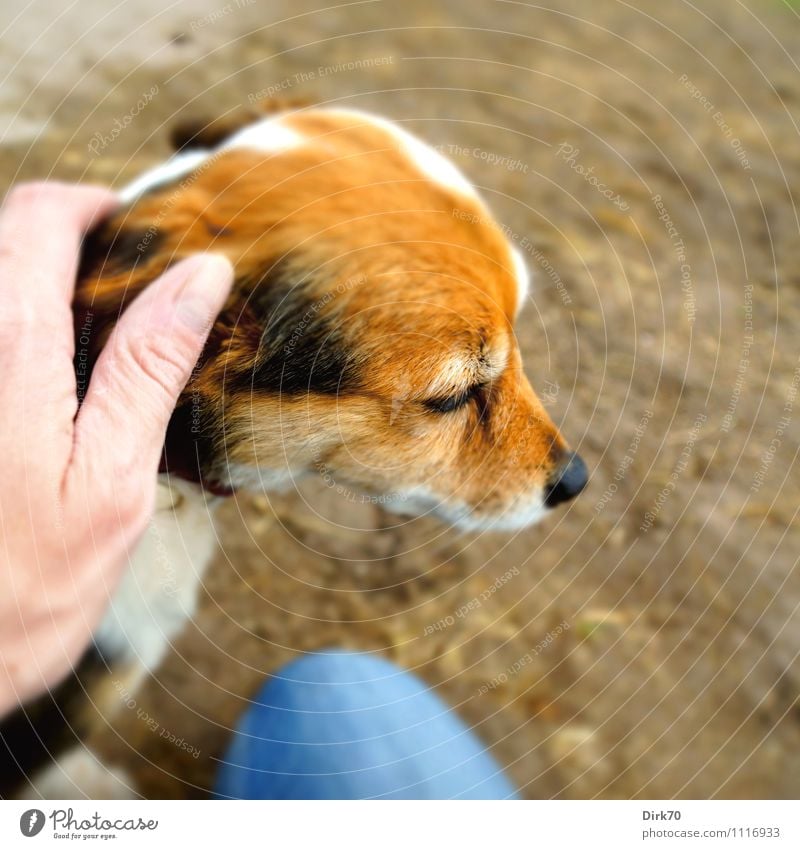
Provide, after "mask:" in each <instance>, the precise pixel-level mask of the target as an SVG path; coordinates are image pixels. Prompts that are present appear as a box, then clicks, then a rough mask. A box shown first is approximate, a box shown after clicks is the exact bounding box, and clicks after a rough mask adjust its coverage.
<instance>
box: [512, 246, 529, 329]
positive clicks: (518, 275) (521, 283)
mask: <svg viewBox="0 0 800 849" xmlns="http://www.w3.org/2000/svg"><path fill="white" fill-rule="evenodd" d="M511 262H512V263H513V266H514V279H515V280H516V281H517V313H519V311H520V310H521V309H522V308H523V306H525V301H526V300H527V298H528V292H529V291H530V284H531V274H530V272H529V271H528V265H527V263H526V262H525V258H524V257H523V256H522V254H521V253H520V252H519V251H518V250H517V249H516V248H511Z"/></svg>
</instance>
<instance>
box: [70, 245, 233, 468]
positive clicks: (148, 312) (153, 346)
mask: <svg viewBox="0 0 800 849" xmlns="http://www.w3.org/2000/svg"><path fill="white" fill-rule="evenodd" d="M232 279H233V270H232V268H231V264H230V263H229V262H228V260H227V259H225V257H223V256H220V255H217V254H201V255H199V256H195V257H192V258H190V259H187V260H184V261H183V262H181V263H179V264H178V265H176V266H175V267H173V268H171V269H170V270H169V271H167V272H166V273H165V274H164V275H162V276H161V277H160V278H159V279H158V280H156V281H155V282H154V283H152V284H150V285H149V286H148V287H147V288H146V289H145V290H144V291H143V292H142V293H141V294H140V295H139V296H138V297H137V298H136V299H135V300H134V301H133V303H132V304H131V305H130V306H129V307H128V308H127V309H126V310H125V312H124V313H123V315H122V318H121V319H120V321H119V322H118V323H117V325H116V327H115V328H114V330H113V331H112V333H111V335H110V337H109V339H108V342H107V343H106V345H105V347H104V348H103V351H102V352H101V354H100V357H99V358H98V360H97V364H96V365H95V368H94V370H93V372H92V378H91V381H90V383H89V389H88V391H87V393H86V398H85V401H84V403H83V405H82V407H81V410H80V413H79V414H78V418H77V420H76V423H75V452H74V455H73V456H74V459H75V460H77V461H79V462H80V461H83V463H85V462H86V461H87V460H88V464H89V465H90V466H94V467H95V468H97V464H98V463H100V464H101V466H102V469H97V471H98V472H99V473H100V474H101V475H103V476H106V475H111V479H112V480H113V479H114V476H115V475H117V474H118V475H121V476H122V477H128V476H129V475H130V473H131V472H132V471H134V470H138V471H139V472H141V473H142V474H144V475H146V476H147V477H151V476H154V475H155V473H156V471H157V469H158V462H159V458H160V455H161V450H162V447H163V444H164V437H165V434H166V429H167V424H168V422H169V419H170V417H171V415H172V412H173V410H174V409H175V404H176V402H177V400H178V396H179V395H180V393H181V391H182V390H183V388H184V387H185V386H186V383H187V381H188V380H189V377H190V376H191V373H192V369H193V368H194V366H195V364H196V363H197V359H198V357H199V356H200V353H201V351H202V350H203V345H204V344H205V341H206V338H207V336H208V333H209V330H210V329H211V326H212V324H213V322H214V319H215V318H216V316H217V314H218V313H219V311H220V309H221V308H222V306H223V304H224V303H225V299H226V297H227V295H228V293H229V291H230V287H231V282H232ZM84 448H85V449H86V451H87V452H89V453H90V454H91V458H89V457H81V456H75V455H80V454H81V451H82V449H84ZM83 463H81V465H83ZM137 476H138V475H137ZM97 483H100V481H97Z"/></svg>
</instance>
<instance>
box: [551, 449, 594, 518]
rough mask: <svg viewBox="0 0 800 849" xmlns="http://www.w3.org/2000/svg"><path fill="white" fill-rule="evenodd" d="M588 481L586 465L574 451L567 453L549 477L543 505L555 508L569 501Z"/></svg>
mask: <svg viewBox="0 0 800 849" xmlns="http://www.w3.org/2000/svg"><path fill="white" fill-rule="evenodd" d="M588 480H589V472H588V470H587V469H586V463H584V462H583V460H581V458H580V457H579V456H578V455H577V454H576V453H575V452H574V451H568V452H567V453H566V454H565V455H564V459H563V460H562V461H561V463H559V465H558V466H557V467H556V468H555V469H554V470H553V474H552V475H551V476H550V480H549V481H548V485H547V488H546V489H545V495H544V503H545V504H546V505H547V506H548V507H555V506H556V505H558V504H563V503H564V502H565V501H570V500H571V499H573V498H575V496H576V495H577V494H578V493H579V492H580V491H581V490H582V489H583V488H584V487H585V486H586V482H587V481H588Z"/></svg>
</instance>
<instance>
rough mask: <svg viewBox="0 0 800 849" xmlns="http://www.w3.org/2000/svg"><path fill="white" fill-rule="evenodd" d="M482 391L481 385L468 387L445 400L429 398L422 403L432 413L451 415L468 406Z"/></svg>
mask: <svg viewBox="0 0 800 849" xmlns="http://www.w3.org/2000/svg"><path fill="white" fill-rule="evenodd" d="M482 389H483V384H477V385H476V386H470V388H469V389H467V390H465V391H464V392H462V393H460V394H459V395H449V396H447V397H446V398H429V399H428V400H426V401H424V402H423V403H424V404H425V406H426V407H427V408H428V409H429V410H431V412H434V413H452V412H453V411H454V410H458V409H459V408H461V407H463V406H465V405H466V404H468V403H469V402H470V401H471V400H472V399H473V398H477V397H478V395H479V394H480V391H481V390H482Z"/></svg>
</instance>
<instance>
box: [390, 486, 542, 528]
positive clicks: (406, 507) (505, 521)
mask: <svg viewBox="0 0 800 849" xmlns="http://www.w3.org/2000/svg"><path fill="white" fill-rule="evenodd" d="M383 506H384V507H385V508H386V509H387V510H388V511H389V512H391V513H399V514H400V515H406V516H409V515H410V516H436V517H437V518H438V519H440V520H442V521H444V522H447V523H449V524H451V525H453V526H455V527H456V528H458V529H459V530H462V531H519V530H522V529H523V528H527V527H530V526H531V525H535V524H537V523H538V522H540V521H541V520H542V519H543V518H544V517H545V516H546V515H547V514H548V512H549V510H548V509H547V507H545V504H544V493H543V492H542V490H534V491H532V492H530V493H529V494H528V495H527V496H524V497H519V498H517V499H516V501H515V502H514V503H513V504H511V505H510V506H509V507H507V508H506V509H505V510H503V511H502V512H500V513H496V514H494V515H486V514H481V513H476V512H475V511H474V509H473V508H472V507H470V506H469V505H468V504H465V503H464V502H461V501H457V500H455V499H449V500H447V501H442V500H441V499H440V498H439V497H438V496H437V495H436V494H435V493H434V492H432V491H431V490H430V489H429V488H428V487H426V486H416V487H413V488H411V489H408V490H404V491H403V498H402V500H399V499H398V500H394V501H391V500H390V501H387V502H386V503H385V504H384V505H383Z"/></svg>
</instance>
